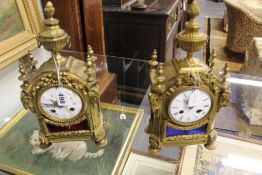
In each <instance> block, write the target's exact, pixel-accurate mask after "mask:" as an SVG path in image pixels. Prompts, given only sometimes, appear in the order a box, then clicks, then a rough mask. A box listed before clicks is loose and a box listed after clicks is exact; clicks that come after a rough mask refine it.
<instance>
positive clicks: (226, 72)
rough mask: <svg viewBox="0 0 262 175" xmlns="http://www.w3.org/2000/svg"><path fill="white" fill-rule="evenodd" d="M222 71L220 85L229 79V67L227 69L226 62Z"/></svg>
mask: <svg viewBox="0 0 262 175" xmlns="http://www.w3.org/2000/svg"><path fill="white" fill-rule="evenodd" d="M223 70H224V72H223V75H222V76H223V81H222V83H223V84H225V83H226V80H227V78H228V77H229V73H228V71H229V67H228V63H227V62H226V64H225V67H224V68H223Z"/></svg>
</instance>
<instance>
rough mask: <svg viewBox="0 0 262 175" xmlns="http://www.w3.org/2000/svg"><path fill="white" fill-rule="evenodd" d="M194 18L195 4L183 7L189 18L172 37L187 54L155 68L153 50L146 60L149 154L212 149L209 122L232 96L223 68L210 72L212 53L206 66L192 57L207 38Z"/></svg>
mask: <svg viewBox="0 0 262 175" xmlns="http://www.w3.org/2000/svg"><path fill="white" fill-rule="evenodd" d="M199 13H200V9H199V7H198V4H197V2H196V1H195V0H193V1H192V3H191V4H190V6H189V8H188V14H189V15H190V16H191V19H190V20H189V22H187V23H186V28H185V30H184V31H182V32H180V33H179V34H178V36H177V40H178V42H179V46H180V48H181V49H183V50H185V51H186V52H187V56H186V57H185V58H175V59H173V60H171V61H169V62H166V63H164V64H159V63H158V62H157V53H156V51H154V52H153V54H152V58H151V60H150V61H149V65H150V70H149V71H150V79H151V92H150V93H149V100H150V105H151V118H150V120H149V125H148V126H147V127H146V128H145V131H146V132H147V133H148V134H150V137H149V144H150V146H149V151H150V152H152V153H158V152H159V151H160V149H161V148H162V147H166V146H186V145H192V144H205V147H206V148H207V149H215V147H216V145H215V139H216V136H217V133H216V131H215V130H214V118H215V116H216V113H217V112H218V111H219V109H220V108H221V107H222V106H225V105H226V104H227V103H228V102H229V100H230V97H231V91H230V85H229V84H228V82H227V81H226V78H227V76H228V66H227V64H226V65H225V68H224V72H223V74H222V75H220V74H219V73H218V72H217V71H216V70H215V59H216V52H215V50H213V53H212V58H210V59H211V65H210V67H208V66H207V65H205V64H204V63H201V61H198V60H197V59H195V58H194V57H193V53H194V52H196V51H199V50H200V49H202V47H203V46H204V45H205V42H206V39H207V36H206V35H205V34H203V33H200V32H199V28H200V26H199V24H198V22H197V21H196V16H198V15H199Z"/></svg>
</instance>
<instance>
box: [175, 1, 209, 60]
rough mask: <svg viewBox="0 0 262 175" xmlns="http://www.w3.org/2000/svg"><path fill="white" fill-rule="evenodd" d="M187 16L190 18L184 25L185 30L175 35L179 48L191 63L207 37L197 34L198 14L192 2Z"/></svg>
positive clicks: (194, 3)
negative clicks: (184, 52)
mask: <svg viewBox="0 0 262 175" xmlns="http://www.w3.org/2000/svg"><path fill="white" fill-rule="evenodd" d="M188 14H189V16H190V17H191V18H190V20H189V21H188V22H187V23H186V27H185V30H183V31H182V32H180V33H179V34H178V35H177V39H178V42H179V46H180V47H181V49H183V50H184V51H186V52H187V57H186V59H188V61H190V62H191V63H192V62H193V61H192V59H193V53H194V52H196V51H199V50H201V49H202V48H203V46H204V45H205V43H206V40H207V35H206V34H204V33H201V32H199V29H200V24H199V23H198V22H197V20H196V17H197V16H198V15H199V14H200V9H199V6H198V3H197V2H196V1H195V0H193V1H192V3H191V4H190V5H189V8H188Z"/></svg>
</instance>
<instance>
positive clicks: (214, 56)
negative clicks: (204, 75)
mask: <svg viewBox="0 0 262 175" xmlns="http://www.w3.org/2000/svg"><path fill="white" fill-rule="evenodd" d="M216 59H217V52H216V49H213V50H212V55H211V60H210V69H211V71H213V70H215V66H216Z"/></svg>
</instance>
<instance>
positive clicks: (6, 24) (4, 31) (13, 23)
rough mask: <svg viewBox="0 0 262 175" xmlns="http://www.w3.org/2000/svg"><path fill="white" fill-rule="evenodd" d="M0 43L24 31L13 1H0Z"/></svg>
mask: <svg viewBox="0 0 262 175" xmlns="http://www.w3.org/2000/svg"><path fill="white" fill-rule="evenodd" d="M0 4H1V6H0V34H1V35H0V41H3V40H5V39H7V38H10V37H11V36H14V35H15V34H17V33H19V32H22V31H24V26H23V23H22V20H21V17H20V15H19V12H18V9H17V5H16V2H15V0H0Z"/></svg>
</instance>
